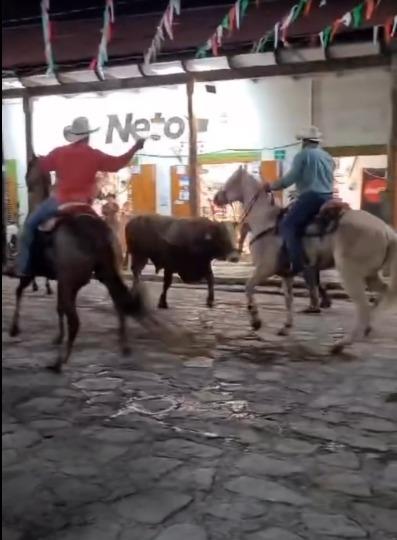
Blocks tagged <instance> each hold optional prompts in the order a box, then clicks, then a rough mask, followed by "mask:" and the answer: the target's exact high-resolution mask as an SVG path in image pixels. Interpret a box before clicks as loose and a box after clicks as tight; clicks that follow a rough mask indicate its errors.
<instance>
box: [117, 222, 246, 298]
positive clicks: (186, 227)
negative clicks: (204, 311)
mask: <svg viewBox="0 0 397 540" xmlns="http://www.w3.org/2000/svg"><path fill="white" fill-rule="evenodd" d="M125 234H126V242H127V249H128V252H129V253H130V255H131V270H132V273H133V276H134V284H135V283H137V282H138V281H139V278H140V275H141V272H142V270H143V268H144V267H145V265H146V264H147V262H148V260H150V261H151V262H152V263H153V265H154V266H155V268H156V272H159V271H160V270H161V269H164V280H163V292H162V294H161V296H160V299H159V304H158V306H159V308H167V307H168V305H167V291H168V289H169V287H170V286H171V284H172V276H173V274H178V275H179V276H180V278H181V280H182V281H183V282H184V283H197V282H199V281H201V280H203V279H205V280H206V281H207V283H208V297H207V306H208V307H212V306H213V303H214V275H213V273H212V269H211V261H212V260H213V259H221V260H230V261H233V262H237V261H238V259H239V255H238V252H237V250H236V248H235V246H234V243H233V240H232V235H231V233H230V231H229V230H228V228H227V226H226V225H225V224H224V223H217V222H214V221H210V220H209V219H207V218H172V217H168V216H159V215H143V216H136V217H133V218H132V219H131V220H130V221H129V222H128V223H127V225H126V228H125Z"/></svg>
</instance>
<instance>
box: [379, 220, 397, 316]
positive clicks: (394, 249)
mask: <svg viewBox="0 0 397 540" xmlns="http://www.w3.org/2000/svg"><path fill="white" fill-rule="evenodd" d="M382 270H383V271H384V273H385V275H386V276H387V277H388V279H389V280H390V281H389V285H388V288H387V291H386V293H385V295H384V296H383V298H382V300H381V302H380V305H379V308H381V309H382V308H383V309H387V308H390V307H391V306H393V305H394V304H395V303H397V234H396V233H395V232H394V231H393V230H392V229H390V235H389V245H388V248H387V255H386V259H385V262H384V264H383V267H382Z"/></svg>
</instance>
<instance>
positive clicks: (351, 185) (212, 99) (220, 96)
mask: <svg viewBox="0 0 397 540" xmlns="http://www.w3.org/2000/svg"><path fill="white" fill-rule="evenodd" d="M364 81H365V85H364ZM388 84H389V79H388V73H387V71H386V70H383V69H381V68H379V69H374V70H372V71H370V72H368V73H364V72H357V73H355V72H353V73H348V74H346V75H344V74H342V75H339V76H338V75H333V74H329V75H326V76H318V77H317V76H316V77H312V76H305V77H300V78H292V77H269V78H263V79H254V80H253V79H244V80H232V81H227V82H226V81H223V82H214V83H211V84H207V83H196V85H195V89H194V95H193V105H194V107H193V108H194V113H195V117H196V125H197V149H198V183H199V185H198V207H199V208H198V210H199V213H200V214H201V215H205V216H208V217H211V218H215V219H227V220H235V219H236V213H237V214H238V208H233V209H228V210H227V211H226V212H224V211H221V209H219V208H214V206H213V204H212V200H213V195H214V192H215V191H216V190H217V189H219V187H220V185H222V184H223V183H224V182H225V181H226V180H227V178H228V177H229V176H230V175H231V174H232V172H233V171H234V170H235V168H236V167H238V166H239V165H244V166H246V167H248V168H249V170H250V172H252V174H254V175H255V176H257V178H261V177H262V178H265V179H266V180H267V181H273V180H275V179H276V178H277V177H278V176H279V175H280V174H283V172H285V171H286V170H288V168H289V167H290V164H291V161H292V159H293V157H294V155H295V154H296V152H297V151H298V150H299V144H298V143H297V142H296V139H295V135H296V133H297V132H298V131H299V130H300V129H301V128H302V127H304V126H308V125H310V124H315V125H318V126H319V127H320V129H321V130H322V132H323V134H324V145H325V146H326V147H328V148H329V149H330V151H331V152H333V153H334V155H335V156H338V157H337V158H336V165H337V167H336V191H337V192H338V193H339V195H340V196H341V197H342V198H343V199H345V200H346V201H347V202H349V204H351V206H352V207H353V208H360V207H361V206H362V204H363V203H362V201H363V193H364V194H365V193H366V191H365V190H364V191H363V188H362V186H363V182H367V180H365V179H364V180H363V171H364V170H368V171H370V174H376V175H379V174H380V175H381V176H382V170H385V168H386V158H385V150H384V148H385V147H386V144H387V136H388V129H389V123H390V118H389V115H388V114H389V112H390V110H389V109H390V103H389V100H388V95H389V94H388V92H389V88H388V86H387V85H388ZM357 88H360V100H357V98H356V92H357ZM375 90H376V91H375ZM337 94H338V95H341V94H343V96H344V100H343V102H342V103H341V101H340V100H339V99H337V97H336V95H337ZM76 116H86V117H88V119H89V121H90V123H91V124H92V125H93V126H94V127H98V128H99V130H98V131H97V132H96V133H94V134H93V135H92V139H91V143H92V145H93V146H94V147H96V148H99V149H101V150H103V151H105V152H108V153H110V154H120V153H123V152H125V151H126V150H127V149H128V148H129V147H130V146H131V145H132V144H133V143H134V141H135V140H136V139H137V138H139V137H145V138H147V143H146V145H145V148H144V150H143V151H141V152H140V153H139V155H138V156H137V158H136V159H135V160H134V162H133V163H132V164H131V165H130V166H129V167H127V168H126V169H123V170H121V171H119V173H117V174H101V175H100V179H99V184H98V185H99V190H98V198H97V201H96V202H95V206H96V208H97V210H98V211H99V212H100V211H101V207H102V205H103V203H104V200H105V198H106V195H107V194H109V193H112V194H115V195H116V199H117V203H118V205H119V207H120V208H124V209H125V211H126V212H127V213H146V212H149V213H154V212H157V213H160V214H166V215H175V216H188V215H191V203H190V191H189V185H190V178H189V169H188V152H189V124H188V113H187V94H186V86H185V85H173V86H158V87H150V88H138V89H130V90H123V91H117V92H116V91H115V92H107V93H100V94H99V93H92V94H81V95H74V96H48V97H39V98H33V99H32V140H33V148H34V151H35V153H36V154H45V153H47V152H49V151H50V150H51V149H52V148H54V147H55V146H57V145H62V144H65V139H64V137H63V130H64V128H65V127H66V126H67V125H69V124H70V123H71V121H72V120H73V118H75V117H76ZM365 126H370V128H368V129H366V128H365ZM24 130H25V125H24V115H23V109H22V100H14V101H13V102H7V101H6V102H3V134H4V140H5V142H4V153H5V159H6V168H7V170H8V174H7V177H8V179H9V182H11V183H14V184H15V190H14V191H15V193H16V198H17V204H18V214H19V218H20V219H21V218H22V217H24V215H25V214H26V208H27V204H26V188H25V185H24V174H25V170H26V148H25V132H24ZM374 147H375V148H376V149H378V150H377V151H378V153H379V155H373V154H374ZM369 148H370V149H371V152H370V154H371V155H367V154H366V150H367V149H369ZM344 149H345V150H346V152H345V153H343V151H344ZM335 150H336V152H335ZM341 152H342V153H341ZM375 153H376V152H375ZM345 156H347V157H345ZM349 156H351V157H349ZM374 170H375V172H373V171H374ZM371 171H372V173H371ZM372 187H373V186H372ZM291 193H292V190H289V191H287V192H286V193H284V194H283V195H282V197H280V199H279V202H280V204H287V203H288V201H289V200H290V198H291ZM364 198H365V196H364ZM237 217H238V216H237Z"/></svg>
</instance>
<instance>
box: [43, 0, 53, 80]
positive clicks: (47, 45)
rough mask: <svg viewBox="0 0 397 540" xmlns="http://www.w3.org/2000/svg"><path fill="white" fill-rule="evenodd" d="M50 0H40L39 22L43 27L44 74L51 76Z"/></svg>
mask: <svg viewBox="0 0 397 540" xmlns="http://www.w3.org/2000/svg"><path fill="white" fill-rule="evenodd" d="M49 11H50V0H42V1H41V24H42V27H43V39H44V53H45V58H46V62H47V71H46V75H48V76H53V75H54V74H55V62H54V55H53V52H52V29H51V22H50V16H49Z"/></svg>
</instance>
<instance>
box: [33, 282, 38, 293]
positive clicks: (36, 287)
mask: <svg viewBox="0 0 397 540" xmlns="http://www.w3.org/2000/svg"><path fill="white" fill-rule="evenodd" d="M32 290H33V292H37V291H38V290H39V287H38V286H37V285H36V284H35V285H33V287H32Z"/></svg>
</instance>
